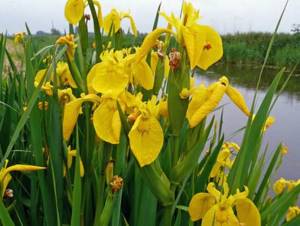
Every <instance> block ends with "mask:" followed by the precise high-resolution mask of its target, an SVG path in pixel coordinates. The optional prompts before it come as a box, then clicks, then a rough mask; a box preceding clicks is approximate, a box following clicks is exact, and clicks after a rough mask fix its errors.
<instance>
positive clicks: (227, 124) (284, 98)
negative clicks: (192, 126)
mask: <svg viewBox="0 0 300 226" xmlns="http://www.w3.org/2000/svg"><path fill="white" fill-rule="evenodd" d="M212 70H213V71H208V72H206V73H205V74H201V75H200V76H199V77H198V79H197V83H198V82H204V83H205V84H206V85H207V84H210V83H212V82H214V81H216V80H218V78H219V77H221V76H222V75H226V76H227V77H228V78H229V80H230V84H232V85H233V86H234V87H236V88H237V89H238V90H239V91H240V92H241V93H242V94H243V96H244V97H245V99H246V102H247V104H248V106H249V107H250V106H251V102H252V100H253V97H254V93H255V89H256V83H257V79H258V75H259V72H260V69H259V68H256V69H255V68H249V67H236V66H226V67H225V66H218V67H215V68H213V69H212ZM277 72H278V70H266V71H265V72H264V74H263V78H262V84H261V87H260V88H259V92H258V102H259V103H261V101H262V99H263V97H264V96H265V93H266V90H267V88H268V86H269V85H270V84H271V82H272V79H273V78H274V77H275V75H276V73H277ZM285 76H288V74H285ZM221 104H226V105H225V106H224V126H223V129H224V132H225V136H226V137H225V139H227V140H230V141H234V142H237V143H239V144H240V143H241V140H242V137H243V132H240V133H238V134H237V135H234V132H235V131H237V130H238V129H240V128H242V127H244V126H245V125H246V123H247V117H246V116H245V115H244V114H243V113H242V112H241V111H240V110H239V109H238V108H237V107H235V105H234V104H233V103H232V102H231V101H230V100H229V98H228V97H224V99H223V100H222V102H221ZM216 114H217V117H219V115H220V111H219V112H218V113H216ZM271 115H272V116H275V118H276V122H275V123H274V124H273V125H272V126H271V127H270V128H269V129H268V130H267V132H266V133H265V137H264V142H263V145H262V148H263V149H264V148H265V146H266V145H267V144H269V149H268V151H269V153H270V154H271V153H273V152H274V151H275V149H276V147H277V145H278V144H279V143H283V144H285V145H287V146H288V154H287V155H285V156H284V157H283V162H282V166H281V168H280V169H279V171H278V173H277V175H275V176H276V178H278V177H281V176H282V177H285V178H287V179H298V178H300V76H294V77H293V78H291V80H290V81H289V83H288V85H287V87H286V89H285V91H284V92H283V93H282V94H281V96H280V97H279V99H278V101H277V103H276V105H275V107H274V108H273V110H272V112H271ZM270 154H269V156H270ZM269 159H270V158H269Z"/></svg>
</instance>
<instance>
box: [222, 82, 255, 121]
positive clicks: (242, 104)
mask: <svg viewBox="0 0 300 226" xmlns="http://www.w3.org/2000/svg"><path fill="white" fill-rule="evenodd" d="M226 94H227V95H228V97H229V98H230V99H231V100H232V102H233V103H234V104H235V105H236V106H237V107H238V108H239V109H240V110H241V111H242V112H244V113H245V114H246V115H247V116H250V111H249V109H248V107H247V104H246V101H245V99H244V97H243V96H242V94H241V93H240V92H239V91H238V90H237V89H236V88H234V87H232V86H230V85H229V86H228V87H227V89H226Z"/></svg>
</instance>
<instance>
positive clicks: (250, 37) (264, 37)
mask: <svg viewBox="0 0 300 226" xmlns="http://www.w3.org/2000/svg"><path fill="white" fill-rule="evenodd" d="M271 36H272V34H270V33H256V32H251V33H237V34H229V35H224V36H223V37H222V38H223V44H224V57H223V61H224V62H226V63H234V64H262V63H263V60H264V56H265V54H266V51H267V48H268V44H269V42H270V39H271ZM299 46H300V34H284V33H281V34H278V35H277V37H276V39H275V42H274V46H273V48H272V51H271V54H270V58H269V61H268V64H269V65H272V66H294V65H295V64H296V63H297V62H299V59H300V49H299V48H298V47H299Z"/></svg>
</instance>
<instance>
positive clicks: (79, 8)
mask: <svg viewBox="0 0 300 226" xmlns="http://www.w3.org/2000/svg"><path fill="white" fill-rule="evenodd" d="M83 14H84V2H83V0H68V1H67V3H66V6H65V17H66V19H67V21H68V22H69V23H70V24H73V25H75V24H77V23H78V22H79V21H80V19H81V18H82V16H83Z"/></svg>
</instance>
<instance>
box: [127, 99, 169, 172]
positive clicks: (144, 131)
mask: <svg viewBox="0 0 300 226" xmlns="http://www.w3.org/2000/svg"><path fill="white" fill-rule="evenodd" d="M139 111H140V115H139V116H138V117H137V119H136V120H135V122H134V124H133V126H132V128H131V130H130V132H129V134H128V136H129V142H130V148H131V150H132V152H133V154H134V156H135V157H136V159H137V161H138V163H139V165H140V166H141V167H143V166H145V165H149V164H151V163H152V162H154V161H155V160H156V158H157V157H158V155H159V153H160V150H161V148H162V146H163V140H164V134H163V130H162V128H161V126H160V123H159V121H158V120H157V118H156V117H157V116H158V114H159V106H158V105H157V104H156V97H154V96H153V97H152V99H151V100H150V101H148V102H147V103H142V104H141V105H140V106H139Z"/></svg>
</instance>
